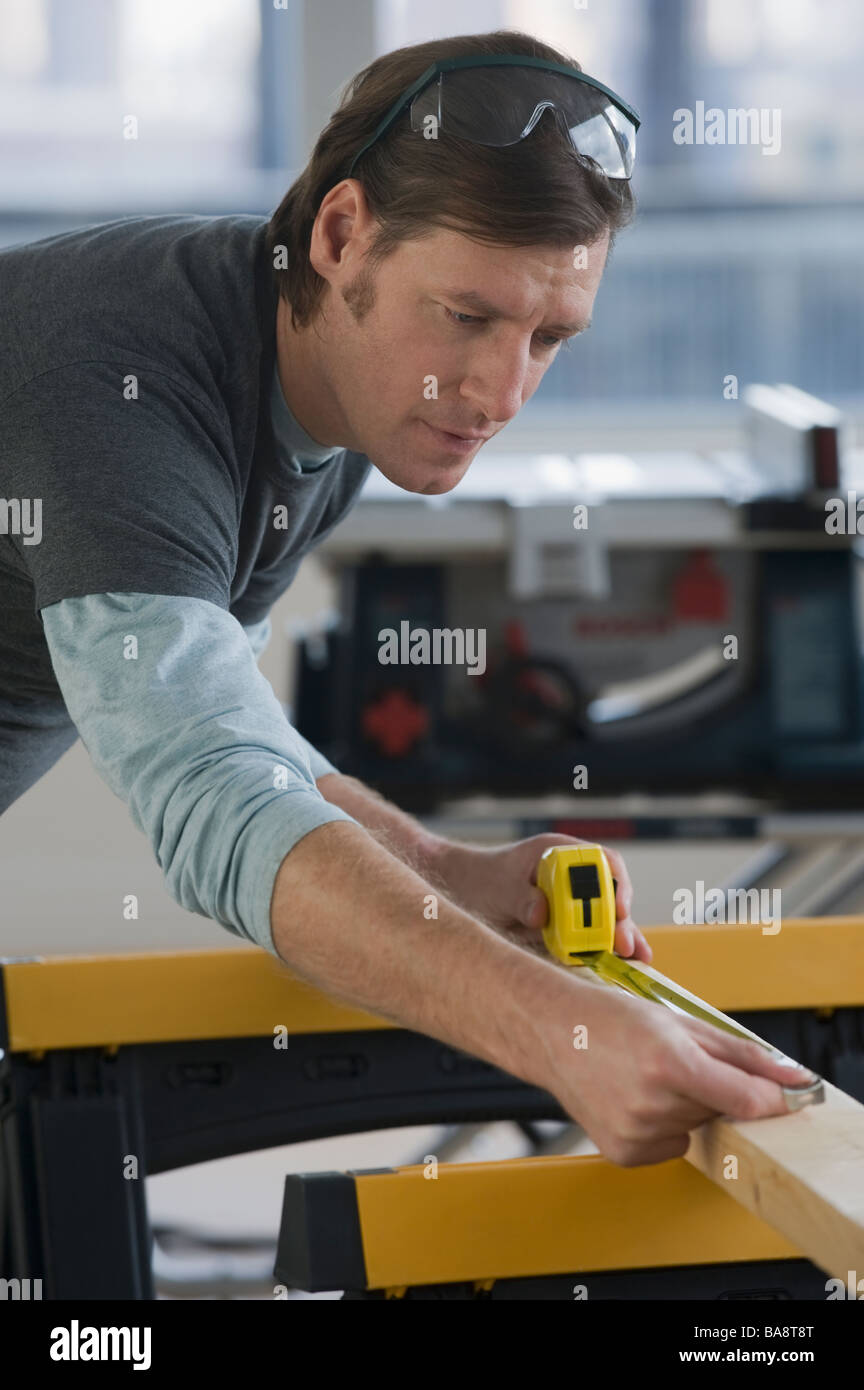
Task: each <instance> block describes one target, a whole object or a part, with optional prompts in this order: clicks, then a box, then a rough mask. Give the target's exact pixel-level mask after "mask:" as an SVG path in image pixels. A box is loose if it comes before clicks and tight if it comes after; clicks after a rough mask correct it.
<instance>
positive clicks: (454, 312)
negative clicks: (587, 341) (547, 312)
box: [445, 306, 567, 352]
mask: <svg viewBox="0 0 864 1390" xmlns="http://www.w3.org/2000/svg"><path fill="white" fill-rule="evenodd" d="M445 312H446V314H447V317H448V318H449V319H450V320H451V321H452V322H453V323H458V324H461V325H462V326H463V327H464V328H470V327H472V326H473V325H474V324H475V323H485V322H486V320H485V319H482V318H477V317H476V316H475V315H474V314H463V313H460V311H459V310H458V309H447V308H446V306H445ZM566 341H567V340H566V339H565V338H553V337H551V336H550V335H548V334H547V337H546V341H545V342H543V341H542V339H541V342H540V346H541V347H542V348H543V350H544V352H552V350H553V349H554V348H556V347H558V346H559V345H560V344H561V343H566Z"/></svg>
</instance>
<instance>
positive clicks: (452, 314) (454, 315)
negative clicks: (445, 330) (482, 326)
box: [447, 309, 483, 324]
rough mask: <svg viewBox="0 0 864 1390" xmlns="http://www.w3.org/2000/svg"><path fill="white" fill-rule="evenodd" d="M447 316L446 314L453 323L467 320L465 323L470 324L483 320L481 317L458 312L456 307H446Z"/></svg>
mask: <svg viewBox="0 0 864 1390" xmlns="http://www.w3.org/2000/svg"><path fill="white" fill-rule="evenodd" d="M447 316H448V318H450V319H452V320H453V322H454V323H466V322H467V323H469V324H471V323H482V322H483V320H482V319H479V318H475V316H474V315H473V314H460V313H459V311H458V310H457V309H448V310H447Z"/></svg>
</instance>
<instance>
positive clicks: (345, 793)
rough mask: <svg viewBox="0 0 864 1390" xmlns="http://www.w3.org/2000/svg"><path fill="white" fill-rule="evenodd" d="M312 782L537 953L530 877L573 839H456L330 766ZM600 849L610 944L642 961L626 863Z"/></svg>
mask: <svg viewBox="0 0 864 1390" xmlns="http://www.w3.org/2000/svg"><path fill="white" fill-rule="evenodd" d="M319 756H320V755H319ZM316 786H317V787H318V790H319V791H320V793H321V795H322V796H323V797H325V798H326V799H327V801H329V802H331V803H332V804H333V805H334V806H340V807H341V808H342V810H343V811H347V812H348V814H349V815H350V816H352V817H353V819H354V820H356V821H358V822H359V824H360V825H363V826H365V828H366V829H367V830H368V831H369V832H370V834H372V835H374V837H375V839H376V840H377V841H378V843H379V844H381V845H383V846H384V848H385V849H388V850H389V851H390V852H391V854H394V855H395V856H396V857H397V858H399V859H401V860H402V861H403V863H405V864H407V865H409V867H410V868H413V869H414V870H416V872H417V873H418V874H420V875H421V876H422V877H423V878H424V879H426V880H427V881H428V882H429V883H430V884H432V885H433V886H434V887H435V888H437V889H438V890H439V891H440V892H441V893H444V894H446V896H447V897H448V898H449V899H450V900H451V901H453V902H455V903H458V904H459V905H460V906H461V907H463V908H465V909H466V910H467V911H469V912H471V913H472V915H473V916H475V917H479V918H480V919H481V920H482V921H484V922H486V923H487V924H488V925H489V926H491V927H494V928H495V929H496V930H497V931H499V932H501V933H503V934H504V935H506V936H507V938H508V939H509V940H513V941H516V942H517V944H518V945H520V946H522V947H527V948H528V949H531V950H536V951H537V952H538V953H540V954H543V953H544V952H545V947H544V946H543V942H542V938H541V937H540V935H539V932H540V929H541V928H542V927H544V926H545V925H546V921H547V913H548V907H547V903H546V899H545V897H544V895H543V894H542V893H541V892H540V890H539V889H538V888H537V887H536V884H535V875H536V869H537V864H538V862H539V859H540V856H541V854H542V853H543V851H544V850H546V849H548V848H549V847H550V846H551V845H562V844H578V843H580V842H579V841H576V840H573V839H572V838H571V837H569V836H566V835H555V834H549V835H534V836H532V837H531V839H529V840H521V841H518V842H517V843H516V844H510V845H502V846H493V847H485V846H479V845H462V844H457V843H454V842H453V841H452V840H447V839H444V838H443V837H442V836H440V835H434V834H433V833H432V832H431V831H429V830H427V829H426V828H425V827H424V826H422V825H421V824H420V822H419V821H416V820H414V818H413V816H408V815H406V814H405V813H404V812H403V811H400V810H398V809H397V808H396V807H395V806H393V805H391V803H390V802H389V801H385V800H384V798H383V797H381V796H379V795H378V793H377V792H374V791H372V790H370V788H369V787H366V786H364V784H363V783H362V782H359V781H358V780H357V779H356V778H354V777H345V776H344V775H343V774H342V773H339V772H336V771H335V770H334V771H333V772H331V773H328V774H326V775H324V776H320V775H318V774H317V773H316ZM606 854H607V856H608V858H609V861H610V863H611V866H612V872H613V874H614V876H615V878H616V879H617V881H618V894H617V904H616V906H617V912H618V923H617V927H616V934H615V948H616V950H617V951H618V952H619V953H620V954H621V955H623V956H635V957H636V958H637V959H639V960H644V961H650V960H651V954H652V953H651V947H650V946H649V945H648V942H647V941H646V940H645V937H644V936H643V935H642V933H641V931H640V930H639V928H638V927H637V926H636V924H635V922H633V920H632V918H631V916H630V907H631V902H632V896H633V893H632V888H631V885H630V876H629V874H628V872H627V866H626V864H625V863H624V860H623V858H622V857H621V855H620V854H619V853H618V851H617V850H614V849H610V848H608V847H606Z"/></svg>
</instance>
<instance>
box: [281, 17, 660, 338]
mask: <svg viewBox="0 0 864 1390" xmlns="http://www.w3.org/2000/svg"><path fill="white" fill-rule="evenodd" d="M496 53H521V54H527V55H529V56H531V57H535V58H546V59H548V60H549V61H550V62H553V63H568V64H570V65H571V66H572V67H577V68H578V67H579V64H578V63H576V62H574V60H573V59H572V58H569V57H567V56H566V55H565V54H562V53H559V52H558V50H557V49H554V48H551V47H550V46H549V44H545V43H541V42H540V40H539V39H536V38H532V37H531V35H530V34H523V33H520V32H519V31H518V30H515V29H500V30H496V31H494V32H493V33H488V34H461V35H457V36H456V37H454V38H447V39H433V40H431V41H430V42H428V43H419V44H412V45H410V46H409V47H406V48H397V49H394V50H393V52H392V53H385V54H383V55H382V56H381V57H380V58H376V59H375V61H374V62H372V63H370V64H369V65H368V67H365V68H363V69H362V71H360V72H359V73H357V74H356V76H355V77H353V78H352V79H351V81H350V82H349V83H348V85H347V87H346V89H345V92H344V94H343V96H342V99H341V101H340V103H339V106H338V108H337V109H336V111H334V113H333V115H332V116H331V118H330V120H329V122H328V123H327V125H326V126H325V127H324V129H323V131H322V132H321V134H320V135H319V137H318V140H317V142H316V145H315V149H314V150H313V152H312V157H311V159H310V160H309V163H308V164H307V166H306V168H305V169H304V171H303V173H302V174H301V175H300V177H299V178H298V179H297V180H296V181H295V182H294V183H293V184H292V185H291V187H290V189H289V190H288V192H287V193H286V195H285V197H284V198H283V199H282V202H281V203H280V204H279V207H278V208H277V209H276V211H275V213H274V214H273V216H272V218H271V220H270V224H269V228H268V242H269V246H270V250H271V253H272V252H273V251H274V250H275V249H276V248H277V247H285V255H284V257H283V259H284V263H285V268H284V269H282V268H280V269H278V270H277V271H276V275H277V278H278V281H279V293H280V295H281V296H282V298H284V299H286V300H287V301H288V303H289V304H290V305H291V319H292V324H293V326H294V327H295V328H303V327H305V326H306V325H307V324H308V323H309V322H311V320H312V319H314V317H315V316H316V313H317V311H318V307H319V303H320V299H321V295H322V293H323V291H324V288H325V285H326V281H325V280H324V279H322V277H321V276H320V275H319V274H318V272H317V271H316V270H315V269H314V267H313V266H312V264H311V262H310V260H309V247H310V243H311V237H312V227H313V224H314V222H315V218H316V216H317V214H318V209H319V207H320V205H321V202H322V199H323V198H324V197H325V195H326V194H327V193H328V192H329V190H330V189H331V188H333V187H335V185H336V184H338V183H340V182H341V180H342V179H344V178H345V177H346V176H347V170H348V167H349V166H350V164H351V161H352V159H353V158H354V156H355V155H356V154H357V152H358V150H360V149H361V148H362V146H363V145H364V144H365V143H366V141H367V140H368V139H370V137H371V136H372V134H373V133H374V131H375V129H376V127H377V126H378V124H379V122H380V121H381V120H382V118H383V117H384V115H385V114H386V112H387V111H388V110H389V109H390V107H391V106H392V105H393V103H394V102H395V101H396V100H397V98H398V97H399V96H400V95H401V93H402V92H404V91H405V90H406V88H408V87H409V86H410V85H411V83H412V82H414V81H415V80H416V79H417V78H418V77H419V76H420V74H421V73H422V72H424V71H425V69H426V68H427V67H429V66H430V64H432V63H434V62H435V61H436V59H438V58H458V57H468V56H474V55H478V56H479V55H484V56H485V55H487V54H496ZM406 111H407V108H406ZM352 177H356V178H357V179H358V180H359V181H360V182H361V183H362V185H363V189H364V192H365V195H366V201H367V204H368V206H369V210H370V212H371V214H372V216H373V217H374V218H375V219H376V221H377V222H378V223H379V224H380V226H379V230H378V231H377V232H376V234H375V238H374V240H373V242H372V244H371V246H370V250H369V253H368V256H367V259H366V265H367V267H368V268H372V267H374V266H376V265H379V264H380V263H381V262H382V261H383V260H384V259H385V258H386V257H387V256H388V255H390V254H391V253H392V252H393V251H394V250H395V248H396V247H397V246H398V245H399V243H400V242H402V241H408V240H413V239H415V238H419V237H422V236H425V235H427V234H429V233H430V232H431V231H433V229H435V228H438V227H441V228H449V229H450V230H451V231H455V232H461V233H462V234H463V235H465V236H469V237H471V238H473V239H474V240H475V241H479V242H485V243H487V244H489V245H494V246H514V247H520V246H538V245H547V246H548V245H554V246H588V245H590V244H591V243H592V242H593V241H596V240H597V238H598V237H600V236H601V235H602V234H603V232H604V231H608V232H609V234H610V239H611V238H612V237H614V234H615V232H616V231H617V230H618V229H619V228H620V227H623V226H624V225H625V224H626V223H627V222H628V221H629V220H630V218H631V216H632V213H633V195H632V193H631V191H630V185H629V183H627V181H626V180H620V179H619V180H615V179H613V180H610V179H607V178H606V177H605V176H604V175H603V174H601V173H599V172H597V171H595V170H594V169H592V168H591V167H589V166H588V165H586V164H585V163H583V161H582V160H580V159H579V157H578V155H577V154H576V152H575V151H574V150H573V148H572V146H571V145H570V144H569V142H567V141H566V140H565V139H563V138H562V135H561V131H560V129H559V127H558V125H557V122H555V121H553V120H551V119H550V118H549V115H548V113H544V116H543V117H542V118H541V120H540V121H539V122H538V123H537V125H536V126H535V127H534V130H533V131H532V132H531V134H530V135H529V136H527V137H526V138H525V139H524V140H519V141H518V142H517V143H516V144H515V145H507V146H505V147H494V146H488V145H478V144H474V143H473V142H471V141H468V140H463V139H459V138H458V137H456V136H451V135H447V133H446V132H445V131H443V130H442V131H441V132H440V134H439V136H438V138H437V139H435V140H426V139H424V138H423V136H422V135H420V134H419V133H418V132H416V131H412V130H411V128H410V125H409V123H408V121H407V119H406V117H405V115H404V113H403V115H402V116H400V117H399V119H398V120H396V121H395V122H394V123H393V125H391V126H390V128H389V130H388V131H387V132H386V134H385V135H383V136H382V137H381V139H379V140H378V141H376V143H375V144H374V145H373V146H372V147H371V149H369V150H367V151H366V153H365V154H364V155H363V157H362V159H361V160H360V161H359V163H358V165H357V169H356V171H355V173H354V175H352Z"/></svg>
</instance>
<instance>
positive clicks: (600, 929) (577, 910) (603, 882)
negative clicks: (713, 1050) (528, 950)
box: [537, 845, 825, 1109]
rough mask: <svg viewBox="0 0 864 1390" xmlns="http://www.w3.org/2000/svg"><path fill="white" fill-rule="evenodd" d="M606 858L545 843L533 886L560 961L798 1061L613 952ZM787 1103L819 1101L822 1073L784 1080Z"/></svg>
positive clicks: (549, 945) (611, 882)
mask: <svg viewBox="0 0 864 1390" xmlns="http://www.w3.org/2000/svg"><path fill="white" fill-rule="evenodd" d="M617 886H618V885H617V883H616V881H615V879H614V878H613V877H612V870H611V869H610V867H609V861H608V859H607V858H606V855H605V853H604V852H603V848H602V846H601V845H555V846H553V847H552V848H551V849H547V850H546V852H545V854H543V855H542V856H541V858H540V863H539V865H538V867H537V887H538V888H540V889H542V891H543V892H544V893H545V895H546V900H547V902H548V903H549V921H548V924H547V925H546V927H544V929H543V940H544V942H545V943H546V949H547V950H548V952H549V954H550V955H552V956H554V957H555V959H556V960H559V961H561V962H562V963H563V964H564V965H569V966H574V967H575V966H581V967H583V968H587V969H589V970H592V971H593V972H594V974H595V975H597V976H599V978H600V979H602V980H606V981H607V982H608V983H610V984H615V985H618V986H620V988H621V989H626V990H628V991H629V993H630V994H636V995H638V996H639V997H640V998H642V999H650V1000H653V1002H654V1003H657V1004H664V1005H665V1006H666V1007H667V1008H671V1009H676V1010H678V1011H679V1012H681V1013H683V1014H686V1015H687V1016H688V1017H690V1018H699V1019H702V1021H703V1022H704V1023H710V1024H712V1025H713V1026H714V1027H715V1028H721V1029H722V1030H723V1031H724V1032H726V1033H733V1034H735V1036H736V1037H739V1038H745V1039H747V1040H748V1041H749V1042H758V1043H760V1044H761V1046H762V1047H764V1048H766V1049H767V1050H768V1051H769V1052H771V1053H773V1054H774V1055H775V1057H776V1059H777V1061H782V1062H783V1063H788V1065H790V1066H794V1065H796V1064H795V1063H794V1062H793V1061H792V1060H791V1059H790V1058H787V1057H785V1056H784V1054H783V1053H782V1052H780V1051H779V1050H778V1049H777V1048H776V1047H773V1046H772V1045H771V1043H767V1042H765V1040H764V1038H760V1037H759V1036H758V1035H757V1034H756V1033H751V1032H750V1030H749V1029H748V1028H744V1027H742V1026H741V1024H740V1023H736V1022H735V1021H734V1020H733V1019H731V1018H728V1017H727V1015H726V1014H723V1013H720V1011H719V1009H715V1008H712V1006H711V1005H710V1004H706V1003H705V1001H704V1000H702V999H699V998H697V996H696V995H695V994H690V992H689V991H688V990H686V989H683V988H682V987H681V986H680V985H676V984H675V983H674V982H673V981H672V980H667V979H666V977H665V975H661V974H660V972H659V971H657V970H654V969H652V967H651V966H650V965H644V964H642V963H641V962H640V963H634V962H632V961H629V960H624V959H623V958H622V957H621V956H617V955H616V954H615V949H614V948H615V924H616V920H617V917H616V911H615V893H616V889H617ZM782 1089H783V1093H784V1095H785V1096H786V1100H787V1104H789V1108H790V1109H800V1108H801V1107H802V1106H804V1105H818V1104H819V1103H820V1102H821V1101H823V1100H824V1099H825V1096H824V1089H823V1086H822V1081H821V1079H820V1078H818V1077H817V1078H816V1080H815V1081H814V1082H813V1083H811V1084H809V1085H807V1086H784V1087H783V1088H782Z"/></svg>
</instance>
